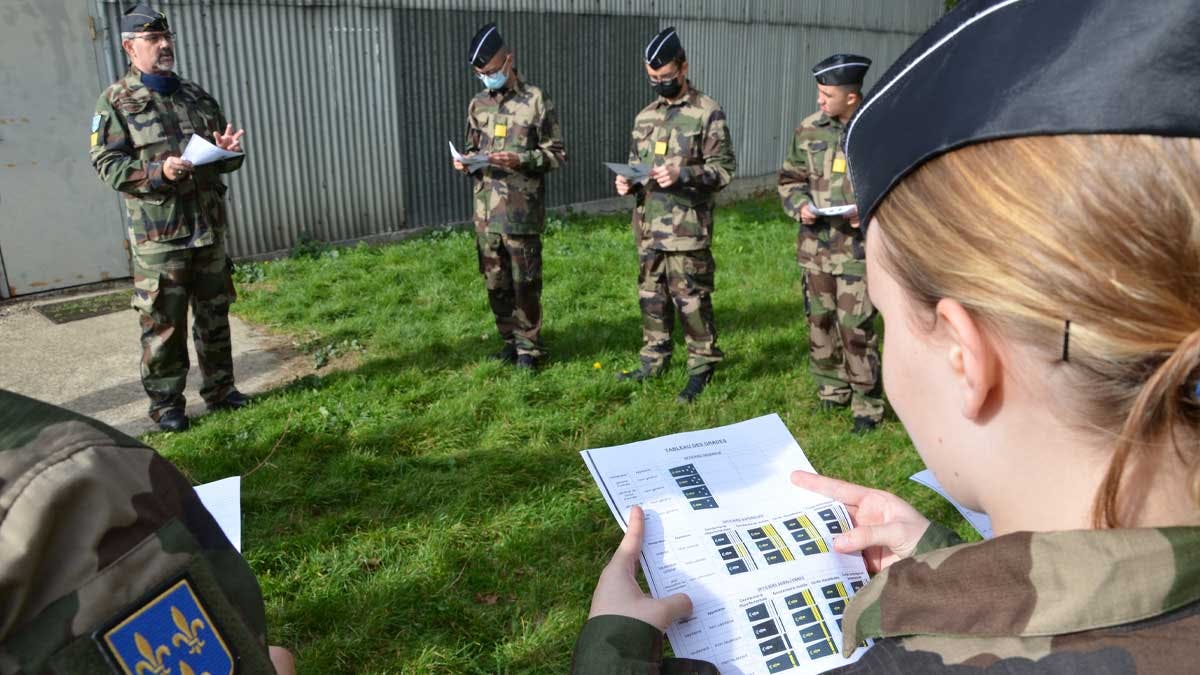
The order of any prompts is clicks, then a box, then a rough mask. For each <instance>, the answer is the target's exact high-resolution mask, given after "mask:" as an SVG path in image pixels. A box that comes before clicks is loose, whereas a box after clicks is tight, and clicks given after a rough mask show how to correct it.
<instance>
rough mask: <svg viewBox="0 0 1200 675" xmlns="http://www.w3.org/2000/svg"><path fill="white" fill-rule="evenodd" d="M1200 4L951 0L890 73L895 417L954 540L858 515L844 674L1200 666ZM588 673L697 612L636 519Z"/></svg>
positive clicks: (878, 130) (888, 335) (889, 337)
mask: <svg viewBox="0 0 1200 675" xmlns="http://www.w3.org/2000/svg"><path fill="white" fill-rule="evenodd" d="M1197 35H1200V2H1197V1H1196V0H1162V1H1160V2H1154V3H1131V2H1127V1H1126V0H1094V1H1089V2H1083V1H1079V2H1060V1H1058V0H1005V1H1000V0H987V1H980V2H963V3H960V4H959V7H958V8H957V9H955V10H954V11H952V12H951V13H950V14H948V15H947V16H946V17H945V18H944V19H943V20H942V21H940V22H939V23H938V24H936V25H935V26H934V27H933V28H932V29H930V31H929V32H928V33H927V34H926V35H925V36H923V37H922V38H920V39H919V40H918V41H917V42H916V43H915V44H914V45H913V46H912V47H911V48H910V49H909V50H908V52H907V53H905V55H904V56H902V57H901V58H900V60H899V61H898V62H897V63H896V64H894V65H893V66H892V68H891V69H890V70H889V71H888V72H887V73H886V74H885V75H884V76H883V78H882V79H881V81H880V82H879V83H878V84H877V85H876V87H875V89H874V90H873V91H872V92H871V94H870V96H869V97H868V98H867V100H866V102H865V103H864V105H863V108H862V109H861V110H860V112H859V114H858V116H857V117H856V118H855V119H854V120H853V121H852V122H851V124H850V127H849V129H848V132H847V141H846V146H847V149H846V152H847V155H848V157H849V161H850V173H851V179H852V180H853V183H854V188H855V192H856V194H857V198H858V208H859V211H860V213H861V216H862V222H863V223H868V224H869V227H868V232H867V275H868V283H869V289H870V295H871V299H872V300H873V301H874V303H875V305H876V306H877V307H878V308H879V310H880V312H881V313H882V314H883V316H884V318H885V321H886V322H887V331H886V332H885V344H884V350H883V353H884V364H883V378H884V384H885V387H886V390H887V394H888V398H889V399H890V400H891V401H892V402H893V405H894V407H895V410H896V414H897V415H898V416H899V418H900V420H901V421H902V422H903V423H904V425H905V427H906V429H907V430H908V432H909V434H910V435H911V436H912V439H913V442H914V444H915V445H916V448H917V450H918V452H919V453H920V454H921V456H922V458H923V459H924V460H925V462H926V464H927V465H928V466H929V467H930V468H931V469H932V470H933V472H934V473H935V474H936V476H937V478H938V480H939V481H940V482H941V483H942V485H944V486H945V487H946V488H947V489H948V491H949V492H950V494H951V495H952V496H953V497H954V498H955V499H957V500H958V501H960V502H962V503H964V504H965V505H966V506H968V507H970V508H973V509H977V510H981V511H984V512H986V513H987V514H988V515H990V516H991V518H992V522H993V525H994V528H995V531H996V535H997V536H996V537H995V538H994V539H991V540H988V541H985V542H980V543H972V544H963V543H961V542H959V541H958V540H957V539H956V538H955V537H954V535H953V534H952V533H950V532H949V531H948V530H946V529H945V528H943V527H941V526H939V525H936V524H931V523H930V522H929V521H927V520H926V519H925V518H924V517H922V516H921V515H920V514H919V513H917V512H916V511H915V510H914V509H913V508H912V507H911V506H909V505H908V504H907V503H905V502H904V501H903V500H901V499H900V498H898V497H896V496H895V495H892V494H890V493H887V492H883V491H880V490H873V489H869V488H865V487H860V486H857V485H852V484H850V483H845V482H842V481H838V480H835V479H832V478H824V477H820V476H815V475H812V474H806V473H801V472H797V473H796V474H794V475H793V482H794V483H795V484H796V485H797V486H799V487H800V488H804V489H808V490H813V491H816V492H820V493H823V494H826V495H828V496H830V497H833V498H836V499H838V500H841V501H843V502H845V503H846V504H847V505H848V506H849V507H850V509H851V512H852V514H853V515H854V517H855V520H856V525H857V527H856V529H854V530H853V531H852V532H850V533H849V534H848V535H844V536H843V537H841V538H840V539H839V540H838V541H837V542H836V549H837V550H838V551H841V552H853V551H862V552H863V554H864V555H865V557H866V560H867V564H868V568H869V569H870V570H871V571H872V572H874V573H876V575H875V577H874V578H873V580H872V581H871V582H870V583H869V584H868V585H867V586H866V587H865V588H864V589H862V591H860V592H859V594H858V595H857V596H856V597H854V599H853V600H852V602H851V603H850V605H849V607H848V609H847V611H846V615H845V617H844V625H845V629H846V632H845V639H844V644H843V653H849V651H851V650H852V649H853V647H854V645H855V644H857V643H858V642H860V641H861V640H863V639H867V638H870V639H873V640H874V641H875V644H874V646H873V647H872V648H871V649H869V650H868V651H867V652H866V653H865V655H864V656H863V657H862V658H861V659H860V660H859V661H858V662H857V663H854V664H852V665H849V666H846V667H845V668H843V669H841V670H839V671H838V672H850V673H875V672H922V673H927V672H945V671H950V670H953V671H954V672H964V673H965V672H976V671H983V670H987V669H991V668H994V669H995V670H996V671H999V672H1039V673H1040V672H1054V673H1132V672H1139V671H1140V672H1153V673H1169V672H1187V671H1192V672H1194V671H1195V669H1196V667H1197V663H1198V662H1200V640H1197V639H1196V636H1197V635H1198V634H1200V527H1198V526H1197V524H1198V522H1200V511H1198V507H1197V497H1198V494H1197V491H1198V487H1200V474H1198V460H1200V140H1197V138H1198V137H1200V87H1198V86H1197V83H1198V82H1200V50H1198V49H1197V47H1200V44H1198V43H1200V40H1198V39H1197V37H1196V36H1197ZM630 523H631V525H630V527H629V531H628V533H627V534H626V537H625V539H624V540H623V541H622V543H621V546H620V548H619V549H618V550H617V553H616V554H615V555H614V557H613V561H612V562H611V563H610V564H609V566H608V567H607V568H606V569H605V570H604V572H603V574H602V575H601V577H600V581H599V584H598V585H597V588H596V592H595V595H594V597H593V600H592V608H591V614H590V618H589V621H588V623H587V625H586V626H585V627H584V630H583V634H582V635H581V636H580V638H579V642H578V644H577V645H576V652H575V664H574V670H575V672H576V673H612V672H696V673H706V672H716V667H715V666H713V665H712V664H707V663H704V662H699V661H688V660H683V659H666V660H663V659H662V658H661V648H662V639H661V634H662V630H663V629H665V628H666V626H667V625H669V624H670V623H671V622H672V621H674V620H676V619H679V618H682V617H686V616H688V615H689V614H690V613H691V603H690V601H689V600H688V599H687V597H686V596H682V595H679V596H673V597H670V598H665V599H659V600H654V599H650V598H647V597H645V596H644V595H643V594H642V592H641V590H640V588H639V587H638V586H637V581H636V579H635V576H634V566H635V562H634V561H635V560H636V558H637V553H638V550H639V547H640V544H641V541H640V538H641V530H642V519H641V512H640V509H635V510H634V512H633V513H632V514H631V518H630Z"/></svg>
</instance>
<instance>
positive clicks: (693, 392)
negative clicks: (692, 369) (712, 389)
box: [675, 370, 713, 403]
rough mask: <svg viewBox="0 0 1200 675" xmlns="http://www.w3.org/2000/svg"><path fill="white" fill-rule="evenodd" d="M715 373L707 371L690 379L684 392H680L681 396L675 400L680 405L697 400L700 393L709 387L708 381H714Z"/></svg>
mask: <svg viewBox="0 0 1200 675" xmlns="http://www.w3.org/2000/svg"><path fill="white" fill-rule="evenodd" d="M712 374H713V371H711V370H709V371H705V372H703V373H700V374H699V375H692V376H691V377H689V378H688V381H687V384H686V385H684V387H683V391H680V392H679V396H678V397H677V398H676V399H675V400H677V401H679V402H680V403H691V402H692V401H695V400H696V397H697V396H699V395H700V392H702V391H704V388H705V387H707V386H708V381H709V380H711V379H712Z"/></svg>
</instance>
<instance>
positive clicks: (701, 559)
mask: <svg viewBox="0 0 1200 675" xmlns="http://www.w3.org/2000/svg"><path fill="white" fill-rule="evenodd" d="M580 454H581V455H582V456H583V460H584V463H585V464H587V467H588V470H589V471H590V472H591V474H592V478H593V479H594V480H595V481H596V484H597V485H598V486H599V487H600V492H601V493H602V494H603V495H604V499H605V501H606V502H608V506H609V509H610V510H611V511H612V513H613V516H614V517H616V519H617V522H618V523H620V525H621V528H622V529H624V528H626V527H627V521H626V517H627V515H628V513H629V508H630V507H632V506H634V505H636V504H640V505H641V506H642V508H643V510H644V511H645V513H646V536H645V540H644V542H643V545H642V556H641V561H642V571H643V572H644V573H645V575H646V581H647V582H648V585H649V587H650V592H651V594H652V595H654V596H655V597H664V596H667V595H671V594H672V593H677V592H685V593H687V594H688V595H689V596H690V597H691V599H692V603H693V608H694V611H693V613H692V616H691V617H689V618H688V619H684V620H682V621H679V622H676V623H675V624H672V625H671V626H670V627H669V628H668V629H667V636H668V637H669V638H670V640H671V646H672V648H674V650H675V654H676V655H678V656H682V657H687V658H699V659H704V660H706V661H710V662H712V663H714V664H715V665H716V666H717V668H718V669H719V670H720V671H721V672H722V673H724V674H725V675H735V674H738V673H742V674H747V675H748V674H750V673H755V674H757V673H777V672H782V671H784V670H790V671H793V672H796V673H820V672H824V671H826V670H829V669H831V668H837V667H840V666H844V665H846V664H847V663H850V662H852V661H856V660H858V658H859V657H860V656H861V655H862V653H863V652H864V651H865V649H863V648H859V649H857V650H855V652H854V653H853V654H852V656H851V658H850V659H843V658H841V656H839V655H838V652H839V651H840V650H841V639H842V630H841V624H840V621H841V616H842V613H843V612H844V610H845V606H846V603H847V602H848V601H849V599H850V597H851V596H853V595H854V593H855V592H856V591H858V589H859V588H861V587H862V586H863V585H864V584H865V583H866V582H867V571H866V567H865V565H864V564H863V560H862V557H861V556H859V555H844V554H840V553H834V552H833V550H832V547H833V544H832V539H833V536H834V535H836V534H839V533H842V532H846V531H848V530H849V529H850V517H849V515H848V514H847V512H846V510H845V508H844V507H843V506H842V505H841V504H840V503H837V502H834V501H831V500H829V499H828V498H826V497H824V496H821V495H817V494H814V493H812V492H808V491H806V490H801V489H800V488H797V487H795V486H794V485H792V484H791V482H790V480H789V474H790V473H791V471H792V470H793V469H805V470H808V471H812V470H813V469H812V465H811V464H810V463H809V461H808V458H806V457H805V456H804V451H803V450H801V449H800V446H799V445H798V444H797V443H796V441H795V439H793V438H792V436H791V434H790V433H789V432H788V430H787V427H786V426H785V425H784V424H783V420H781V419H779V416H778V415H773V414H772V415H767V416H764V417H759V418H756V419H752V420H748V421H745V422H740V423H738V424H731V425H729V426H724V427H718V428H715V429H706V430H703V431H694V432H689V433H682V434H674V435H672V436H664V437H662V438H655V439H651V440H648V441H640V442H637V443H630V444H628V445H620V446H614V447H610V448H599V449H595V450H584V451H583V452H582V453H580Z"/></svg>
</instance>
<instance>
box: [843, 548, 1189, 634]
mask: <svg viewBox="0 0 1200 675" xmlns="http://www.w3.org/2000/svg"><path fill="white" fill-rule="evenodd" d="M1198 599H1200V527H1171V528H1159V529H1119V530H1075V531H1068V532H1044V533H1031V532H1015V533H1012V534H1008V535H1004V536H1001V537H996V538H995V539H991V540H988V541H984V542H977V543H971V544H960V545H958V546H951V547H949V548H944V549H939V550H936V551H932V552H930V553H926V554H923V555H918V556H915V557H912V558H908V559H905V560H901V561H899V562H897V563H895V564H893V565H892V566H891V567H889V568H887V569H886V570H884V571H883V572H881V573H880V574H879V575H878V576H876V577H875V578H874V579H872V580H871V583H869V584H867V586H866V587H865V588H863V589H862V591H860V592H859V594H858V595H857V596H855V597H854V599H853V601H852V602H851V603H850V606H849V607H848V608H847V610H846V616H845V626H846V633H845V636H844V640H843V647H842V653H843V654H849V653H850V652H851V651H853V648H854V646H855V645H857V644H858V643H859V642H861V641H862V640H864V639H866V638H886V637H904V636H912V635H942V636H961V637H1045V636H1053V635H1062V634H1065V633H1074V632H1078V631H1086V630H1093V629H1098V628H1105V627H1110V626H1116V625H1121V624H1126V623H1132V622H1135V621H1139V620H1142V619H1148V618H1152V617H1155V616H1158V615H1160V614H1163V613H1165V612H1168V611H1171V610H1173V609H1177V608H1179V607H1182V606H1185V605H1188V604H1190V603H1193V602H1195V601H1196V600H1198Z"/></svg>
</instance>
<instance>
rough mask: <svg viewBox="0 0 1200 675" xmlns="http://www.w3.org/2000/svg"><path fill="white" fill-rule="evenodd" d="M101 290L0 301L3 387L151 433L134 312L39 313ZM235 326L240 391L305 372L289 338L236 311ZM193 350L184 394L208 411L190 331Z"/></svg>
mask: <svg viewBox="0 0 1200 675" xmlns="http://www.w3.org/2000/svg"><path fill="white" fill-rule="evenodd" d="M111 291H112V289H111V288H106V289H105V290H104V291H103V292H111ZM96 293H97V292H96V291H84V292H77V293H74V294H70V295H64V294H55V295H54V296H53V297H45V298H39V299H33V300H26V301H22V302H18V303H6V304H4V305H0V388H4V389H8V390H10V391H14V392H17V393H18V394H24V395H25V396H30V397H33V398H37V399H40V400H43V401H47V402H50V403H54V404H56V405H61V406H63V407H64V408H67V409H69V410H73V411H75V412H78V413H81V414H84V415H88V416H89V417H94V418H96V419H98V420H100V421H102V422H104V423H106V424H108V425H110V426H113V427H115V428H117V429H119V430H121V431H123V432H125V433H128V434H131V435H135V436H136V435H139V434H143V433H146V432H148V431H153V430H155V429H156V428H157V427H156V426H155V424H154V422H153V421H151V420H150V418H149V417H147V415H146V410H147V407H148V400H147V398H146V394H145V392H144V391H143V390H142V383H141V379H140V376H139V371H138V364H139V362H140V359H141V345H140V344H139V342H138V336H139V335H140V333H141V331H140V329H139V327H138V320H137V313H136V312H134V311H133V310H132V309H127V310H123V311H120V312H114V313H112V314H105V315H103V316H97V317H92V318H90V319H82V320H79V321H71V322H69V323H64V324H54V323H52V322H51V321H50V320H49V319H47V318H46V317H44V316H42V315H41V314H40V313H38V312H36V311H34V307H35V306H37V305H39V304H42V303H47V302H60V301H62V300H64V299H68V298H71V297H83V296H86V295H95V294H96ZM230 328H231V330H232V335H233V368H234V376H235V377H236V378H237V386H238V389H240V390H241V391H242V392H244V393H247V394H255V393H259V392H262V391H265V390H267V389H270V388H272V387H274V386H277V385H279V384H281V383H284V382H286V381H288V380H290V379H291V378H292V377H294V376H295V375H296V374H297V371H298V370H300V369H303V366H302V362H303V361H304V359H302V358H301V357H299V356H298V355H297V354H296V353H295V352H294V351H293V350H291V349H290V348H289V341H288V340H286V339H283V338H280V337H277V336H273V335H270V334H268V333H266V332H265V331H263V330H261V329H258V328H256V327H254V326H252V325H250V324H248V323H246V322H244V321H242V320H240V319H238V318H237V317H235V316H231V317H230ZM188 351H189V355H190V356H189V358H190V359H191V363H192V367H191V369H190V371H189V372H188V383H187V390H186V392H185V395H186V396H187V399H188V405H187V412H188V415H191V416H193V417H194V416H199V415H202V414H204V412H205V408H204V402H203V400H201V398H200V393H199V392H200V373H199V372H198V369H197V367H196V351H195V347H194V346H193V345H192V344H191V339H190V331H189V339H188ZM309 370H310V371H311V366H309Z"/></svg>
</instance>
